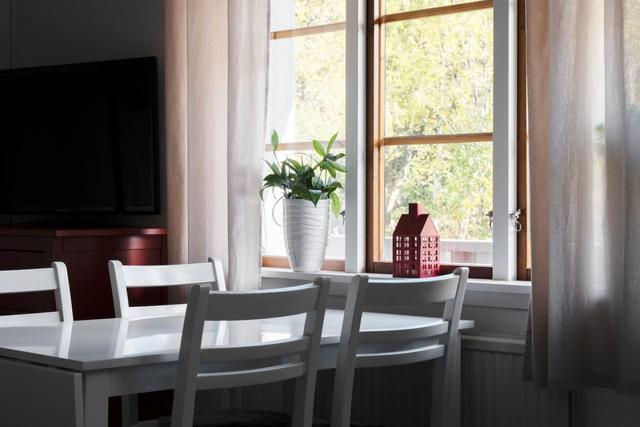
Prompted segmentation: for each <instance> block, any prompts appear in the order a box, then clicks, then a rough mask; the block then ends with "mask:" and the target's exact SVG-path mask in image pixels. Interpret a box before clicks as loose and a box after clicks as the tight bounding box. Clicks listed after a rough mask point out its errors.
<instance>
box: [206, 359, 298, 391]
mask: <svg viewBox="0 0 640 427" xmlns="http://www.w3.org/2000/svg"><path fill="white" fill-rule="evenodd" d="M305 372H306V363H305V362H296V363H285V364H281V365H275V366H268V367H265V368H259V369H247V370H242V371H227V372H216V373H199V374H198V377H197V383H196V387H197V389H198V390H206V389H217V388H230V387H244V386H248V385H256V384H267V383H273V382H277V381H284V380H288V379H291V378H297V377H301V376H302V375H304V374H305Z"/></svg>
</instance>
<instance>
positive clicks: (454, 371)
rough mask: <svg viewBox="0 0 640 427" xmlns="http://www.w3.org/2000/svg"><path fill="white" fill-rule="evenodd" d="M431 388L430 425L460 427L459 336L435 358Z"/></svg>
mask: <svg viewBox="0 0 640 427" xmlns="http://www.w3.org/2000/svg"><path fill="white" fill-rule="evenodd" d="M434 362H435V364H434V367H433V368H434V372H433V382H432V389H431V402H432V404H431V427H460V422H461V420H460V418H461V412H460V411H461V407H462V406H461V403H460V399H461V389H460V379H461V376H460V337H459V336H458V337H456V338H455V339H452V340H451V343H450V345H449V346H448V348H447V352H446V354H445V355H444V357H440V358H438V359H436V360H435V361H434Z"/></svg>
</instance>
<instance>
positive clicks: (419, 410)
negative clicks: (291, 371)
mask: <svg viewBox="0 0 640 427" xmlns="http://www.w3.org/2000/svg"><path fill="white" fill-rule="evenodd" d="M522 363H523V357H522V355H520V354H513V353H505V352H493V351H478V350H463V352H462V366H461V368H462V426H463V427H555V426H558V427H570V416H569V406H570V402H569V396H568V393H565V392H550V391H546V390H539V389H537V388H536V387H535V386H534V385H533V384H530V383H526V382H524V381H523V380H522ZM431 368H432V363H429V362H428V363H417V364H413V365H406V366H394V367H389V368H374V369H358V370H357V371H356V376H355V379H354V399H353V407H352V410H353V415H352V420H353V421H354V422H358V423H363V424H369V425H384V426H386V427H418V426H425V427H426V426H428V425H429V417H430V408H431V386H430V384H431V375H432V372H431V371H432V369H431ZM333 374H334V371H321V372H319V374H318V382H317V389H316V403H315V408H314V409H315V413H316V417H317V418H322V419H329V415H330V411H331V394H332V386H333ZM292 393H293V387H292V384H273V385H269V386H265V387H250V388H246V389H242V390H241V391H240V390H235V391H233V392H231V396H230V397H231V401H230V404H231V406H233V407H247V408H261V409H267V410H279V411H290V409H291V406H292V398H291V397H292ZM283 395H284V396H285V397H284V398H282V396H283Z"/></svg>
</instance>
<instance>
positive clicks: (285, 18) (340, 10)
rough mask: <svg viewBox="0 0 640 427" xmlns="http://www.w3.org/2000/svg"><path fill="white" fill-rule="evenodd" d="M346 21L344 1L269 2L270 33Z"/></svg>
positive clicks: (288, 0) (278, 0)
mask: <svg viewBox="0 0 640 427" xmlns="http://www.w3.org/2000/svg"><path fill="white" fill-rule="evenodd" d="M345 20H346V3H345V0H271V31H282V30H290V29H293V28H304V27H313V26H316V25H324V24H333V23H336V22H344V21H345Z"/></svg>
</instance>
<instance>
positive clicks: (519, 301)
mask: <svg viewBox="0 0 640 427" xmlns="http://www.w3.org/2000/svg"><path fill="white" fill-rule="evenodd" d="M368 275H369V277H370V278H379V279H386V278H390V277H391V275H390V274H380V273H369V274H368ZM318 276H323V277H329V278H330V279H331V281H332V284H334V286H332V290H331V293H332V294H334V295H338V296H339V295H346V285H347V284H348V283H349V281H350V280H351V278H352V277H353V276H355V273H345V272H341V271H320V272H318V273H298V272H294V271H292V270H291V269H288V268H269V267H263V268H262V278H263V279H276V280H277V279H281V280H288V281H300V282H308V281H312V280H313V279H315V278H316V277H318ZM530 295H531V282H528V281H523V280H513V281H506V280H490V279H469V281H468V285H467V292H466V295H465V301H464V305H465V306H476V307H493V308H505V309H512V310H527V309H528V307H529V298H530Z"/></svg>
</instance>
